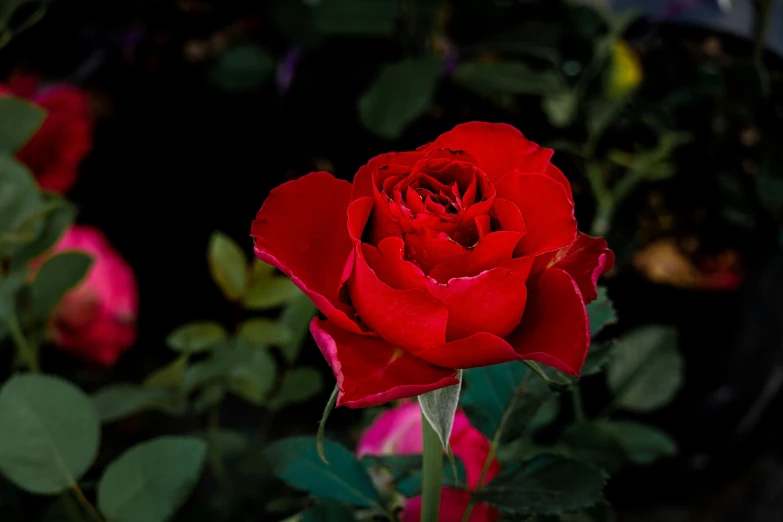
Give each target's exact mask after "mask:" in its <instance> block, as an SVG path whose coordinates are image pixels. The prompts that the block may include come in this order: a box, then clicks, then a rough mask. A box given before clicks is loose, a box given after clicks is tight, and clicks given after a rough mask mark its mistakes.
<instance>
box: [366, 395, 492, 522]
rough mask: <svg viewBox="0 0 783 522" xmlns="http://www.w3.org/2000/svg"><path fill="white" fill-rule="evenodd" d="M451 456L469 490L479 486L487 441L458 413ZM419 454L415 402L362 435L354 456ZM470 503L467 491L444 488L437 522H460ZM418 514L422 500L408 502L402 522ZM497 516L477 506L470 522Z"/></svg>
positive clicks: (411, 520) (395, 410)
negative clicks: (462, 470) (460, 464)
mask: <svg viewBox="0 0 783 522" xmlns="http://www.w3.org/2000/svg"><path fill="white" fill-rule="evenodd" d="M449 443H450V444H451V450H452V452H453V453H454V455H455V456H456V457H457V458H458V459H460V460H461V461H462V462H463V464H464V465H465V474H466V479H467V482H468V487H469V488H470V489H475V488H476V487H477V486H478V482H479V478H480V476H481V471H482V469H483V467H484V462H485V461H486V459H487V456H488V455H489V449H490V444H489V440H487V438H486V437H485V436H484V435H482V433H481V432H480V431H478V430H477V429H476V428H474V427H473V426H471V424H470V421H469V420H468V417H467V415H465V413H464V412H463V411H461V410H460V411H458V412H457V415H456V416H455V417H454V428H453V429H452V432H451V438H450V439H449ZM421 452H422V432H421V411H420V409H419V403H418V402H413V401H411V402H404V403H402V404H400V405H399V406H397V407H395V408H393V409H390V410H386V411H385V412H383V413H382V414H381V415H379V416H378V418H377V419H376V420H375V422H374V423H373V424H372V426H370V427H369V428H368V429H367V431H365V432H364V434H363V435H362V438H361V440H360V441H359V446H358V448H357V454H358V455H359V456H360V457H361V456H363V455H409V454H416V453H421ZM499 469H500V464H499V463H498V461H497V460H495V461H494V462H492V464H491V465H490V467H489V469H488V470H487V473H486V475H485V477H484V480H483V483H486V482H488V481H489V480H491V479H492V478H493V477H494V476H495V475H497V473H498V471H499ZM469 500H470V493H469V492H468V491H464V490H459V489H452V488H444V489H443V491H442V492H441V512H440V522H452V521H458V520H460V519H461V517H462V514H463V513H464V511H465V508H466V507H467V505H468V502H469ZM420 511H421V497H416V498H412V499H410V500H408V501H407V502H406V504H405V511H404V513H403V516H402V520H403V522H414V521H416V522H418V520H419V513H420ZM498 518H499V515H498V513H497V511H495V510H494V509H493V508H492V507H491V506H488V505H486V504H478V505H476V507H475V508H474V510H473V513H472V514H471V517H470V522H493V521H495V520H498Z"/></svg>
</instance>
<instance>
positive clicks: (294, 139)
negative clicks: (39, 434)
mask: <svg viewBox="0 0 783 522" xmlns="http://www.w3.org/2000/svg"><path fill="white" fill-rule="evenodd" d="M2 3H3V4H6V3H7V4H8V5H9V6H10V5H11V4H20V5H19V6H16V5H14V6H13V7H18V9H16V10H15V12H14V16H13V23H11V24H10V27H12V28H13V27H17V28H21V27H22V26H24V25H25V21H26V20H28V19H29V17H31V16H33V15H35V13H36V12H37V10H38V9H42V8H41V6H40V5H39V4H37V3H24V2H19V1H18V0H2ZM43 9H45V15H44V16H43V18H42V19H41V20H40V21H38V22H37V23H35V24H34V25H32V26H31V27H29V28H25V29H23V30H20V31H18V34H15V35H14V38H13V39H12V40H10V41H9V42H7V44H6V45H4V46H3V47H2V48H0V78H8V77H10V76H12V75H13V74H19V73H25V74H35V75H38V76H40V77H41V78H42V79H43V81H44V82H53V83H59V82H68V83H73V84H76V85H78V86H80V87H81V88H83V89H84V90H86V91H87V92H88V93H89V95H90V97H91V101H92V108H93V113H94V115H95V118H96V128H95V134H94V145H93V149H92V152H91V153H90V155H89V156H88V157H87V159H86V160H85V161H84V162H83V164H82V166H81V169H80V176H79V180H78V182H77V184H76V187H75V188H74V190H73V191H72V192H71V193H70V195H69V198H70V199H71V200H72V201H73V202H75V203H76V204H77V205H78V207H79V210H80V213H79V222H81V223H85V224H93V225H96V226H98V227H100V228H101V229H102V230H103V231H104V233H105V234H106V235H107V237H109V238H110V239H111V242H112V243H113V244H114V246H115V247H116V248H117V249H118V250H119V251H120V252H121V253H122V255H123V256H124V257H125V258H126V259H127V261H128V262H129V263H130V264H131V265H132V267H133V268H134V270H135V271H136V275H137V278H138V282H139V290H140V315H139V321H138V324H139V335H138V340H137V342H136V345H135V346H134V348H133V349H131V350H129V351H128V352H127V353H126V354H125V355H123V357H122V358H121V360H120V362H119V363H118V364H117V365H116V366H115V367H114V368H112V369H111V371H110V372H109V373H108V374H107V373H106V372H103V373H93V372H91V371H90V370H89V369H88V370H85V369H83V368H82V367H81V364H80V363H76V362H74V361H73V360H72V359H70V358H68V357H67V356H58V355H57V354H54V355H53V356H51V357H50V358H49V360H48V363H47V364H48V365H49V366H50V367H57V368H68V370H67V371H73V372H77V373H78V372H82V378H83V382H86V383H88V384H87V386H93V387H98V386H99V385H100V384H102V383H105V382H108V381H118V380H130V381H134V380H138V379H139V378H140V377H141V376H143V375H145V374H146V373H148V372H149V371H150V370H151V369H153V368H156V367H158V366H160V365H161V364H163V363H165V362H167V361H168V360H170V359H172V358H173V354H171V353H170V352H168V351H166V350H165V348H164V346H163V341H162V340H163V339H165V337H166V335H167V334H168V333H169V332H170V331H172V330H173V329H174V328H175V327H177V326H178V325H181V324H183V323H185V322H188V321H191V320H194V319H217V320H221V321H230V320H232V318H233V317H234V314H235V313H236V310H235V309H234V308H233V307H232V306H230V305H229V304H227V303H225V301H224V300H223V299H222V297H221V294H220V290H219V289H218V287H217V286H216V285H215V284H214V283H213V282H212V280H211V279H210V275H209V267H208V263H207V258H206V248H207V243H208V240H209V237H210V235H211V234H212V233H213V232H214V231H216V230H217V231H222V232H223V233H225V234H227V235H229V236H231V237H232V238H233V239H235V240H236V241H237V242H238V244H240V245H241V246H242V247H243V248H244V249H245V250H246V252H247V254H248V255H250V253H251V249H252V244H251V240H250V238H249V233H250V223H251V221H252V219H253V218H254V216H255V213H256V212H257V210H258V209H259V208H260V206H261V204H262V202H263V201H264V199H265V197H266V196H267V194H268V192H269V190H270V189H271V188H273V187H274V186H276V185H278V184H280V183H282V182H284V181H286V180H290V179H295V178H297V177H299V176H302V175H304V174H306V173H308V172H310V171H314V170H326V171H329V172H332V173H334V174H335V175H336V176H337V177H339V178H342V179H346V180H350V179H352V177H353V175H354V173H355V172H356V170H357V169H358V168H359V167H360V166H361V165H362V164H363V163H364V162H366V161H367V159H368V158H370V157H372V156H374V155H376V154H379V153H382V152H388V151H391V150H408V149H412V148H415V147H416V146H418V145H421V144H423V143H426V142H428V141H430V140H431V139H433V138H434V137H435V136H437V135H438V134H439V133H441V132H444V131H446V130H448V129H450V128H451V127H453V126H454V125H456V124H458V123H461V122H465V121H470V120H483V121H498V122H506V123H510V124H512V125H514V126H516V127H517V128H519V129H520V130H521V131H522V132H523V133H524V134H525V135H526V136H527V137H528V138H530V139H532V140H534V141H536V142H538V143H541V144H544V145H547V146H551V147H552V148H554V149H555V150H556V151H557V152H556V154H555V157H554V162H555V164H556V165H557V166H559V167H560V168H561V169H562V170H563V171H564V173H565V174H566V176H567V177H568V178H569V180H570V181H571V183H572V186H573V189H574V193H575V198H576V209H577V218H578V220H579V223H580V229H582V230H584V231H586V232H590V231H591V230H592V231H598V232H600V233H602V234H604V235H605V236H606V237H607V239H608V241H609V244H610V245H611V246H612V248H613V249H614V250H615V252H616V253H617V256H618V262H617V265H616V268H615V269H614V270H613V272H612V273H611V274H609V275H608V277H606V279H605V280H604V283H605V284H606V285H607V287H608V290H609V295H610V296H611V297H612V299H613V300H614V302H615V307H616V309H617V313H618V317H619V321H618V323H617V324H616V325H613V326H612V327H610V329H611V331H610V333H611V334H618V333H622V332H623V331H627V330H629V329H631V328H633V327H636V326H639V325H644V324H650V323H661V324H668V325H673V326H675V327H676V328H677V330H678V332H679V348H680V351H681V353H682V354H683V356H684V360H685V381H684V383H685V384H684V386H683V387H682V388H681V389H680V391H679V392H678V394H677V395H676V397H675V399H674V400H673V401H672V402H671V403H670V404H669V405H668V406H667V407H666V408H664V409H662V410H659V411H657V412H655V413H654V414H650V415H646V416H642V417H643V418H644V421H645V422H650V423H652V424H654V425H656V426H658V427H660V428H662V429H664V430H665V431H666V432H668V433H669V434H670V435H672V436H673V437H674V438H675V439H676V440H677V442H678V444H679V448H680V452H679V454H678V455H677V457H676V458H672V459H667V460H666V461H664V462H661V463H660V464H657V465H655V466H653V467H646V468H643V469H642V468H640V469H629V470H626V471H624V472H623V475H621V476H619V477H617V478H616V479H615V480H613V481H612V482H611V484H610V487H609V490H608V498H609V500H610V501H611V502H612V503H613V504H614V505H615V506H616V507H617V508H618V509H619V511H620V513H621V515H622V517H621V518H622V519H623V520H638V521H647V520H656V521H657V520H660V521H666V522H676V521H680V520H682V521H686V520H688V521H690V520H694V521H695V520H699V521H724V520H725V521H737V522H740V521H742V522H755V521H759V522H762V521H777V520H783V461H781V458H783V455H781V452H780V450H781V445H780V441H781V435H782V433H781V427H780V425H779V422H778V418H779V416H780V412H781V411H783V403H781V393H780V392H781V386H783V331H781V328H782V327H783V298H781V295H783V263H782V259H781V256H780V246H781V241H783V234H781V228H780V227H781V225H782V224H783V88H782V87H783V74H782V73H783V61H781V55H783V5H781V3H780V2H775V1H774V0H755V1H751V0H732V1H729V0H725V1H721V2H717V1H712V0H702V1H699V0H660V1H652V0H649V1H648V0H637V1H633V0H618V1H616V2H611V1H608V0H606V1H600V0H596V1H593V2H587V1H585V2H580V1H576V0H572V1H566V0H445V1H438V0H403V1H401V2H400V1H397V0H393V1H392V0H389V1H386V0H364V1H361V0H308V1H304V0H277V1H264V0H243V1H237V0H222V1H217V0H214V1H209V0H180V1H173V0H136V1H134V0H122V1H120V2H110V3H107V2H97V1H88V0H52V1H51V2H47V3H46V4H44V6H43ZM630 13H635V16H631V15H630ZM403 60H418V62H416V63H419V64H424V65H419V66H416V65H414V66H411V67H407V66H404V67H403V68H402V69H397V70H395V74H394V75H391V78H390V77H389V76H390V75H387V76H384V71H386V70H387V69H386V68H387V67H388V66H389V65H390V64H398V63H401V62H403ZM591 171H593V172H595V171H598V172H600V176H601V177H602V179H603V180H604V183H605V185H606V186H608V187H617V186H618V184H625V186H624V188H623V189H622V190H618V191H616V193H615V195H616V196H617V197H616V198H615V200H614V201H612V203H611V206H610V208H609V209H608V210H607V208H606V206H603V207H602V203H601V201H600V198H598V197H596V192H595V185H591V182H590V172H591ZM631 177H633V180H632V181H627V180H629V179H630V178H631ZM624 180H626V181H624ZM602 212H604V214H602ZM606 212H610V214H607V213H606ZM602 216H603V218H602ZM604 218H605V219H604ZM302 353H303V355H302V358H303V360H304V362H307V363H309V364H312V365H313V366H316V367H318V368H320V369H321V370H323V375H324V381H325V382H329V383H330V382H331V379H332V377H331V373H330V372H329V369H328V367H327V366H326V364H325V363H323V362H322V360H321V356H320V353H319V352H318V350H317V349H316V348H315V346H314V343H313V342H312V341H311V340H308V341H307V344H306V346H305V348H304V350H303V352H302ZM585 384H586V390H585V407H586V409H587V410H588V411H595V412H598V411H600V410H601V409H602V407H603V406H604V405H605V404H606V402H607V392H606V390H605V385H604V384H603V381H600V380H595V382H592V381H588V382H586V383H585ZM328 388H330V386H325V387H324V391H323V392H322V393H321V394H320V395H319V396H318V397H317V398H315V399H314V400H312V401H310V402H307V403H306V404H304V405H299V406H297V407H296V408H297V409H296V414H294V413H293V410H283V411H282V412H281V413H279V414H278V415H277V416H276V417H274V418H271V417H270V418H269V419H268V425H269V430H270V431H271V432H272V433H279V434H282V433H290V432H292V431H294V432H296V431H297V430H311V429H312V427H313V425H314V423H315V419H317V418H318V417H319V415H320V412H321V410H322V407H323V404H324V403H325V401H326V399H327V398H328V392H329V390H328ZM152 415H155V414H152ZM225 415H226V416H227V417H228V418H232V419H233V420H232V422H234V423H236V424H238V425H241V424H242V423H244V422H248V423H251V422H252V423H257V422H258V419H256V418H253V419H249V418H248V417H249V416H251V415H257V412H256V410H251V409H249V408H248V407H247V406H246V405H244V404H242V403H241V401H236V403H231V404H230V405H229V407H228V410H227V411H226V413H225ZM362 415H363V413H362V412H361V411H342V410H338V411H336V412H335V413H334V415H333V417H332V420H331V421H330V422H331V427H330V429H332V430H337V431H339V430H341V429H342V430H344V431H348V430H350V427H351V426H354V425H355V424H356V422H357V421H358V419H359V418H361V416H362ZM160 422H163V423H171V424H172V425H171V429H173V430H177V429H182V430H184V429H186V428H184V427H182V426H180V425H179V424H177V423H178V422H179V421H178V420H173V419H170V418H167V417H165V416H162V415H161V416H160ZM137 424H138V425H137V426H135V427H134V426H131V427H130V428H129V427H128V426H127V425H125V426H123V427H122V428H116V430H117V431H116V433H115V434H114V435H115V439H113V440H115V441H119V442H116V443H117V444H120V445H124V444H127V442H128V441H130V440H135V439H142V438H144V436H145V434H144V430H149V429H151V427H150V424H149V423H145V422H141V421H139V422H137ZM153 424H155V423H153ZM153 427H154V428H155V429H159V426H157V425H156V426H153ZM0 429H1V428H0ZM258 487H259V488H261V487H263V484H259V486H258ZM184 516H187V515H184ZM263 519H264V520H266V518H263ZM183 520H184V519H183ZM248 520H250V519H248ZM269 520H274V518H269Z"/></svg>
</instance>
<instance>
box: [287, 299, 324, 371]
mask: <svg viewBox="0 0 783 522" xmlns="http://www.w3.org/2000/svg"><path fill="white" fill-rule="evenodd" d="M315 312H316V309H315V305H314V304H313V302H312V301H310V298H308V297H307V296H306V295H304V294H302V295H300V296H299V297H297V298H296V299H294V300H293V301H291V302H290V303H288V305H286V307H285V308H284V309H283V313H282V314H280V320H279V322H280V324H281V325H282V326H284V327H285V329H286V330H288V331H289V332H291V340H290V341H289V342H287V343H285V344H283V345H282V346H281V347H280V352H281V353H282V354H283V357H285V360H286V361H288V362H294V361H296V359H297V358H298V357H299V350H300V348H301V347H302V343H303V342H304V340H305V338H306V337H307V335H308V334H309V333H310V321H312V319H313V317H314V316H315Z"/></svg>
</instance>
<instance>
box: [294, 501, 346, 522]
mask: <svg viewBox="0 0 783 522" xmlns="http://www.w3.org/2000/svg"><path fill="white" fill-rule="evenodd" d="M355 520H356V517H355V516H354V514H353V510H352V509H351V508H350V507H348V506H346V505H345V504H341V503H340V502H335V501H334V500H321V501H319V502H318V503H317V504H316V505H315V506H313V507H311V508H310V509H308V510H307V511H305V512H304V513H302V519H301V522H355Z"/></svg>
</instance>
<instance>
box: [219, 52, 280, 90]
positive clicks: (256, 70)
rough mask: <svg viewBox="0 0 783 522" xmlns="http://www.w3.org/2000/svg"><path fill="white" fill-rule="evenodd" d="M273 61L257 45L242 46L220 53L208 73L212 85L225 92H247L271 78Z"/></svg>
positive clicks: (273, 67) (273, 66)
mask: <svg viewBox="0 0 783 522" xmlns="http://www.w3.org/2000/svg"><path fill="white" fill-rule="evenodd" d="M274 71H275V61H274V59H273V58H272V56H270V54H269V53H268V52H267V51H266V49H264V48H263V47H260V46H258V45H254V44H242V45H238V46H236V47H232V48H230V49H227V50H226V51H224V52H222V53H221V54H220V55H219V56H218V58H217V61H216V62H215V63H214V64H213V66H212V68H211V69H210V71H209V79H210V81H211V82H212V83H214V84H215V85H217V86H218V87H220V88H221V89H224V90H226V91H248V90H252V89H255V88H257V87H259V86H260V85H262V84H263V83H264V82H265V81H266V80H268V79H269V78H271V77H272V75H273V73H274Z"/></svg>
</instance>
